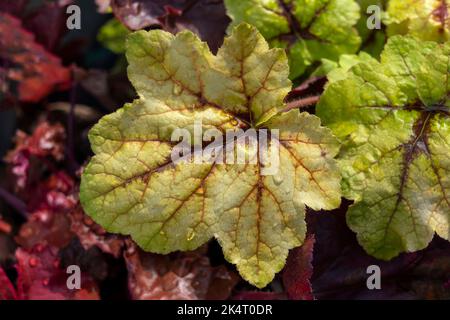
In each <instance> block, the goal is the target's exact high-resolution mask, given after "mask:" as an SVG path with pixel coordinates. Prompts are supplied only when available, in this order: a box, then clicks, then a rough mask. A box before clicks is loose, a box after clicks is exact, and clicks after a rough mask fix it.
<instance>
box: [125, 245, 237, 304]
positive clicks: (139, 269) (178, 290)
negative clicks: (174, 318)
mask: <svg viewBox="0 0 450 320" xmlns="http://www.w3.org/2000/svg"><path fill="white" fill-rule="evenodd" d="M127 245H128V249H127V250H126V252H125V254H124V256H125V260H126V263H127V268H128V286H129V290H130V294H131V298H132V299H137V300H166V299H170V300H181V299H187V300H196V299H226V298H228V297H229V295H230V293H231V290H232V289H233V287H234V286H235V285H236V283H237V281H238V277H237V276H236V275H235V274H234V273H231V272H230V271H228V270H227V269H226V268H225V267H223V266H221V267H212V266H211V265H210V262H209V259H208V257H207V256H205V255H204V254H202V253H200V252H199V251H193V252H185V253H180V254H174V255H166V256H163V255H157V254H151V253H145V252H143V251H142V250H140V249H138V248H137V247H136V245H135V244H134V243H133V242H131V241H128V242H127Z"/></svg>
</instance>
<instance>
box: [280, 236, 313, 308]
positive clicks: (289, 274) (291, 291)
mask: <svg viewBox="0 0 450 320" xmlns="http://www.w3.org/2000/svg"><path fill="white" fill-rule="evenodd" d="M315 241H316V240H315V238H314V235H310V236H308V237H307V238H306V240H305V242H304V243H303V245H302V246H301V247H298V248H295V249H294V250H292V251H291V253H290V254H289V257H288V259H287V262H286V268H285V270H284V272H283V284H284V286H285V289H286V292H287V293H288V295H289V298H290V299H293V300H314V295H313V291H312V286H311V277H312V275H313V266H312V260H313V252H314V243H315Z"/></svg>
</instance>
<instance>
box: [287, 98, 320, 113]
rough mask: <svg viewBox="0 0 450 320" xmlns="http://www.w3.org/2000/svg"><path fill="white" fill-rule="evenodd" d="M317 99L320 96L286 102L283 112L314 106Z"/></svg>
mask: <svg viewBox="0 0 450 320" xmlns="http://www.w3.org/2000/svg"><path fill="white" fill-rule="evenodd" d="M319 99H320V96H312V97H306V98H302V99H298V100H294V101H291V102H288V104H287V105H286V108H285V109H284V111H285V112H287V111H290V110H292V109H297V108H304V107H309V106H312V105H314V104H316V103H317V102H318V101H319Z"/></svg>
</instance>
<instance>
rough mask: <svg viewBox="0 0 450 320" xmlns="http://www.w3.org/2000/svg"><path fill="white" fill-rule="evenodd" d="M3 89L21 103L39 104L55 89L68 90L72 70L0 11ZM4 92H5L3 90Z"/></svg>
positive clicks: (15, 20)
mask: <svg viewBox="0 0 450 320" xmlns="http://www.w3.org/2000/svg"><path fill="white" fill-rule="evenodd" d="M0 62H1V68H2V70H0V71H2V72H3V73H4V80H5V81H3V83H2V88H1V89H2V90H6V92H13V93H14V96H15V97H17V98H18V100H20V101H22V102H30V103H34V102H38V101H40V100H41V99H42V98H44V97H45V96H47V95H48V94H49V93H51V92H52V91H53V90H55V89H67V88H68V87H69V84H70V71H69V69H67V68H65V67H63V66H62V65H61V61H60V60H59V58H57V57H55V56H54V55H52V54H51V53H49V52H47V51H46V50H45V49H44V48H43V47H42V45H40V44H37V43H36V42H35V40H34V36H33V35H32V34H31V33H30V32H28V31H26V30H25V29H23V27H22V24H21V22H20V20H19V19H17V18H15V17H13V16H11V15H9V14H5V13H2V12H0ZM3 92H5V91H3Z"/></svg>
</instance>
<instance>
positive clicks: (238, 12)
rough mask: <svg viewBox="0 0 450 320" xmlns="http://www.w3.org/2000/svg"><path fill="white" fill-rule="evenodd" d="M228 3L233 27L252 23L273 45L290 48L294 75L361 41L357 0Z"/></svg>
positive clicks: (232, 0)
mask: <svg viewBox="0 0 450 320" xmlns="http://www.w3.org/2000/svg"><path fill="white" fill-rule="evenodd" d="M225 5H226V8H227V13H228V15H229V16H230V17H231V19H232V20H233V22H232V24H231V25H232V26H233V25H236V24H238V23H240V22H242V21H245V22H248V23H251V24H253V25H254V26H256V27H257V28H258V30H260V32H261V34H262V35H263V36H264V37H265V38H266V39H267V41H268V42H269V44H270V45H271V46H272V47H281V48H286V49H287V52H288V57H289V63H290V70H291V78H296V77H298V76H300V75H302V74H303V73H304V72H305V69H306V68H307V67H308V66H310V65H312V64H313V63H315V62H320V60H321V59H330V60H337V59H338V57H339V55H341V54H343V53H354V52H355V51H356V50H357V49H358V47H359V45H360V44H361V39H360V38H359V36H358V32H357V31H356V29H355V28H354V26H355V25H356V23H357V21H358V19H359V17H360V12H359V6H358V4H357V3H356V1H354V0H314V1H306V0H269V1H262V0H249V1H242V0H225Z"/></svg>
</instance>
